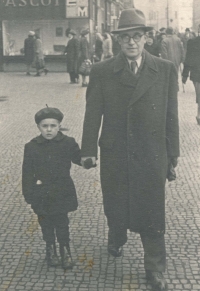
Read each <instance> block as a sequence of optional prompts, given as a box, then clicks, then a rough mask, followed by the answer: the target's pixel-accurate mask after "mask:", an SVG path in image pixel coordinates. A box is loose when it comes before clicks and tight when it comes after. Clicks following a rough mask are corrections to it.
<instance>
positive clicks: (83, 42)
mask: <svg viewBox="0 0 200 291" xmlns="http://www.w3.org/2000/svg"><path fill="white" fill-rule="evenodd" d="M88 34H89V30H88V29H84V30H82V31H81V39H80V51H79V60H78V64H79V65H78V67H79V68H80V67H81V65H82V64H83V62H85V61H86V60H89V58H90V49H89V42H88V40H87V35H88ZM80 74H81V77H82V87H87V81H86V75H84V74H83V73H80Z"/></svg>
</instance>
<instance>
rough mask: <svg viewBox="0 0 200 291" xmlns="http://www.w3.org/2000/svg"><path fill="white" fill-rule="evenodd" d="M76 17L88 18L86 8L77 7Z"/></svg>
mask: <svg viewBox="0 0 200 291" xmlns="http://www.w3.org/2000/svg"><path fill="white" fill-rule="evenodd" d="M78 16H80V17H87V16H88V7H78Z"/></svg>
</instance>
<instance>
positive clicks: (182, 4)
mask: <svg viewBox="0 0 200 291" xmlns="http://www.w3.org/2000/svg"><path fill="white" fill-rule="evenodd" d="M198 3H199V4H200V2H199V1H198ZM192 27H193V0H179V31H180V32H184V31H185V29H186V28H192Z"/></svg>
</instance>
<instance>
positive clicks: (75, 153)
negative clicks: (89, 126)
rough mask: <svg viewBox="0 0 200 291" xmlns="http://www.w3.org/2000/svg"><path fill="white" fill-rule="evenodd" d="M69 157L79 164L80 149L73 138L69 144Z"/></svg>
mask: <svg viewBox="0 0 200 291" xmlns="http://www.w3.org/2000/svg"><path fill="white" fill-rule="evenodd" d="M71 157H72V163H74V164H77V165H79V166H81V150H80V148H79V145H78V144H77V142H76V141H75V139H74V138H73V142H72V146H71Z"/></svg>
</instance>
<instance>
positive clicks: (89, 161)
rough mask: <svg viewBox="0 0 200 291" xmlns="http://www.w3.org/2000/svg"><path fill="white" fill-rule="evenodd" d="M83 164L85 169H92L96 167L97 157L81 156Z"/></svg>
mask: <svg viewBox="0 0 200 291" xmlns="http://www.w3.org/2000/svg"><path fill="white" fill-rule="evenodd" d="M81 165H82V166H83V168H84V169H87V170H88V169H90V168H94V167H96V158H95V157H84V158H81Z"/></svg>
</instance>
